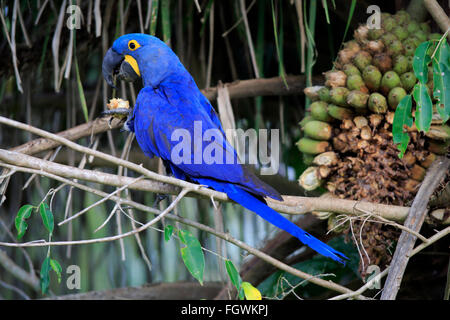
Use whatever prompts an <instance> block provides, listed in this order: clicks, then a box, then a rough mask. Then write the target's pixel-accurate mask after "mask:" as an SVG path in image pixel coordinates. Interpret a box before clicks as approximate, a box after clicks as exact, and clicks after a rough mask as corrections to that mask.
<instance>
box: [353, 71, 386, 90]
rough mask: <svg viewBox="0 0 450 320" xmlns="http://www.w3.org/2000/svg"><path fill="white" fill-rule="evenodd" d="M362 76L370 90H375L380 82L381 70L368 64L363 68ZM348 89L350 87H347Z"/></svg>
mask: <svg viewBox="0 0 450 320" xmlns="http://www.w3.org/2000/svg"><path fill="white" fill-rule="evenodd" d="M362 77H363V79H364V82H365V84H366V86H367V88H369V90H370V91H377V90H378V88H379V87H380V83H381V77H382V75H381V72H380V70H378V68H377V67H375V66H372V65H369V66H367V67H365V68H364V70H363V73H362ZM349 89H350V88H349ZM361 91H362V90H361Z"/></svg>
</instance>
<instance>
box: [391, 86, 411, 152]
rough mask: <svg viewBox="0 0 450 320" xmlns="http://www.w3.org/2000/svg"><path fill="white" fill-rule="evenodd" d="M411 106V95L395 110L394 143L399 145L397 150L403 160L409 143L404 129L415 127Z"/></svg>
mask: <svg viewBox="0 0 450 320" xmlns="http://www.w3.org/2000/svg"><path fill="white" fill-rule="evenodd" d="M411 106H412V99H411V95H406V96H404V97H403V99H402V100H400V102H399V104H398V105H397V109H395V114H394V122H393V123H392V135H393V139H394V143H395V144H399V145H398V146H397V148H398V149H399V150H400V154H399V157H400V158H403V155H404V154H405V151H406V147H407V146H408V143H409V135H408V133H407V132H406V130H405V129H404V127H405V126H407V127H411V126H412V125H413V118H412V114H411Z"/></svg>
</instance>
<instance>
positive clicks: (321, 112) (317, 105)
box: [310, 101, 332, 122]
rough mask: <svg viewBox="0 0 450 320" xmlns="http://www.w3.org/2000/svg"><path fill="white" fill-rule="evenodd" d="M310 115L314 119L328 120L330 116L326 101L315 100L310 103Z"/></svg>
mask: <svg viewBox="0 0 450 320" xmlns="http://www.w3.org/2000/svg"><path fill="white" fill-rule="evenodd" d="M310 111H311V116H312V117H313V119H314V120H321V121H325V122H329V121H331V120H332V118H331V117H330V116H329V115H328V103H326V102H325V101H315V102H313V103H311V105H310Z"/></svg>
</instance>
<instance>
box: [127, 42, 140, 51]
mask: <svg viewBox="0 0 450 320" xmlns="http://www.w3.org/2000/svg"><path fill="white" fill-rule="evenodd" d="M140 46H141V45H140V44H139V43H138V42H137V41H136V40H130V41H128V49H130V50H131V51H134V50H136V49H137V48H139V47H140Z"/></svg>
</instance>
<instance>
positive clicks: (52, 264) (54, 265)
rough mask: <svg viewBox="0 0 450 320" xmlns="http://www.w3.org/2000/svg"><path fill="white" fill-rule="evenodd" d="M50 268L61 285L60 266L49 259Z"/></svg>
mask: <svg viewBox="0 0 450 320" xmlns="http://www.w3.org/2000/svg"><path fill="white" fill-rule="evenodd" d="M50 266H51V267H52V269H53V271H55V272H56V275H57V276H58V283H61V273H62V268H61V265H60V264H59V262H58V261H56V260H55V259H50Z"/></svg>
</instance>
